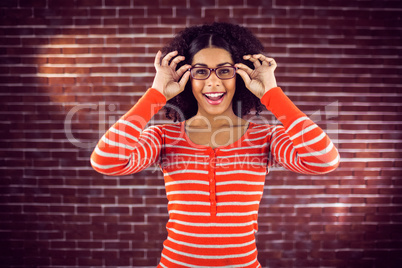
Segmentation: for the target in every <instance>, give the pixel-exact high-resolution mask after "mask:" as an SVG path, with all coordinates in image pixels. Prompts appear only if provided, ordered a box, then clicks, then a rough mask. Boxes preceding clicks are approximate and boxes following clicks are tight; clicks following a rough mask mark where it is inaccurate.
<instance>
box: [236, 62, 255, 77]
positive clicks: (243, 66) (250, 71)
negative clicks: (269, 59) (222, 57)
mask: <svg viewBox="0 0 402 268" xmlns="http://www.w3.org/2000/svg"><path fill="white" fill-rule="evenodd" d="M235 66H236V67H237V68H239V69H241V70H243V71H245V72H246V73H247V74H248V75H251V74H252V73H253V69H251V68H250V67H248V66H247V65H245V64H243V63H238V64H235Z"/></svg>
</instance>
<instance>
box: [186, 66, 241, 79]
mask: <svg viewBox="0 0 402 268" xmlns="http://www.w3.org/2000/svg"><path fill="white" fill-rule="evenodd" d="M189 70H190V74H191V77H192V78H194V79H196V80H205V79H208V77H209V76H210V75H211V73H212V72H215V74H216V76H217V77H218V78H219V79H222V80H225V79H231V78H233V77H234V76H235V75H236V70H237V68H236V67H234V66H223V67H218V68H215V69H211V68H207V67H191V68H190V69H189Z"/></svg>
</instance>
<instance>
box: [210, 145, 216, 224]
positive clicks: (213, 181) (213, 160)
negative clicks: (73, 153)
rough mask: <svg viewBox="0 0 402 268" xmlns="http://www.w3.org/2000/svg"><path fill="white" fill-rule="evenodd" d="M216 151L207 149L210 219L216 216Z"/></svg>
mask: <svg viewBox="0 0 402 268" xmlns="http://www.w3.org/2000/svg"><path fill="white" fill-rule="evenodd" d="M216 151H217V150H214V149H212V148H209V165H208V167H209V172H208V179H209V200H210V203H211V217H215V216H216V179H215V175H216Z"/></svg>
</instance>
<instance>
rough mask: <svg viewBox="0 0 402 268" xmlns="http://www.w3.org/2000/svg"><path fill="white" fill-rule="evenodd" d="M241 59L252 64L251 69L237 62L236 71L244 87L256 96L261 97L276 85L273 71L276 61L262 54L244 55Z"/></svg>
mask: <svg viewBox="0 0 402 268" xmlns="http://www.w3.org/2000/svg"><path fill="white" fill-rule="evenodd" d="M243 59H245V60H249V61H251V62H252V63H253V64H254V69H251V68H250V67H248V66H247V65H245V64H243V63H237V64H235V66H236V67H237V68H238V69H237V73H238V74H239V75H240V76H241V78H243V81H244V84H245V85H246V87H247V88H248V89H249V90H250V91H251V92H252V93H253V94H254V95H256V96H257V97H258V98H260V99H261V98H262V96H264V94H265V93H266V92H268V91H269V90H270V89H271V88H274V87H277V84H276V79H275V75H274V71H275V69H276V66H277V65H276V62H275V60H274V59H273V58H268V57H266V56H264V55H262V54H254V55H244V56H243Z"/></svg>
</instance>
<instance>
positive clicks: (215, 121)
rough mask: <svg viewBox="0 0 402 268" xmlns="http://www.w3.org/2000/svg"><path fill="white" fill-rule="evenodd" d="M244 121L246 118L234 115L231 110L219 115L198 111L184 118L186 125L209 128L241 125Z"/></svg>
mask: <svg viewBox="0 0 402 268" xmlns="http://www.w3.org/2000/svg"><path fill="white" fill-rule="evenodd" d="M246 123H247V121H246V120H244V119H242V118H241V117H238V116H237V115H235V114H234V113H233V111H230V112H228V113H224V114H219V115H211V114H204V113H202V112H201V111H198V112H197V114H196V115H195V116H194V117H192V118H190V119H188V120H186V125H187V126H188V127H192V128H211V129H219V128H222V127H229V128H230V127H234V126H242V125H245V124H246Z"/></svg>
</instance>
